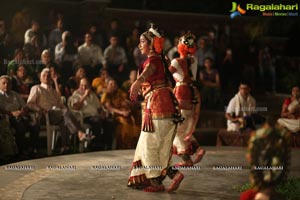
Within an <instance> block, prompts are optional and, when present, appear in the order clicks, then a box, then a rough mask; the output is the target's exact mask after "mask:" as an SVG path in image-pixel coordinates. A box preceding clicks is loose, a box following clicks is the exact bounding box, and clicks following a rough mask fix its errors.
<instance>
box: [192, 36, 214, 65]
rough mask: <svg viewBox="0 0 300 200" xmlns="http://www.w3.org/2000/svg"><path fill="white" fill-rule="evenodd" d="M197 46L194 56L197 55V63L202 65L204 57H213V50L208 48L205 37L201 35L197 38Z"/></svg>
mask: <svg viewBox="0 0 300 200" xmlns="http://www.w3.org/2000/svg"><path fill="white" fill-rule="evenodd" d="M198 43H199V45H198V46H199V48H198V50H197V52H196V57H197V60H198V65H199V66H200V67H203V66H204V60H205V58H207V57H210V58H212V59H214V58H215V53H214V52H213V50H212V49H210V48H208V46H207V40H206V38H205V37H201V38H200V39H199V42H198Z"/></svg>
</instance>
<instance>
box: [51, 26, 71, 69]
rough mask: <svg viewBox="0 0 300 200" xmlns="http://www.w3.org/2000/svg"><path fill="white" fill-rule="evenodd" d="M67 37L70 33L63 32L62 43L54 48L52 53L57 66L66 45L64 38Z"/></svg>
mask: <svg viewBox="0 0 300 200" xmlns="http://www.w3.org/2000/svg"><path fill="white" fill-rule="evenodd" d="M68 35H71V33H70V32H69V31H64V32H63V33H62V35H61V39H62V41H61V42H60V43H58V44H57V45H56V46H55V51H54V55H55V62H56V63H58V64H60V63H61V60H62V55H63V52H64V49H65V45H66V37H67V36H68Z"/></svg>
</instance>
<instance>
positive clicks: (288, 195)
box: [234, 178, 300, 200]
mask: <svg viewBox="0 0 300 200" xmlns="http://www.w3.org/2000/svg"><path fill="white" fill-rule="evenodd" d="M251 188H252V186H251V184H250V183H246V184H244V185H241V186H235V187H234V189H235V190H236V191H238V192H244V191H246V190H249V189H251ZM276 192H278V193H279V194H280V195H282V196H283V197H285V199H286V200H297V199H299V197H300V178H292V179H288V180H287V181H286V182H283V183H281V184H279V185H278V186H277V188H276Z"/></svg>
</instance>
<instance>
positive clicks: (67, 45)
mask: <svg viewBox="0 0 300 200" xmlns="http://www.w3.org/2000/svg"><path fill="white" fill-rule="evenodd" d="M63 43H64V47H63V52H62V54H61V60H60V64H59V65H58V66H59V71H61V72H63V73H62V74H61V75H62V79H63V80H64V81H66V80H68V79H69V78H70V77H71V76H72V75H73V74H74V72H75V66H77V65H78V64H79V62H78V52H77V48H76V46H75V45H74V38H73V37H72V36H71V35H66V37H65V40H64V41H63Z"/></svg>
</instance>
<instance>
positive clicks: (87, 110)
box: [68, 78, 112, 148]
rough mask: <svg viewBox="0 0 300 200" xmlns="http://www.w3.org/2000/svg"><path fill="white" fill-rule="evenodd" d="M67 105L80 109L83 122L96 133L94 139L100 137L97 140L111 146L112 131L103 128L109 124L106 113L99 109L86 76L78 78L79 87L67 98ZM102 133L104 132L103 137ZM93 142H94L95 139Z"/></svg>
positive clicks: (96, 98)
mask: <svg viewBox="0 0 300 200" xmlns="http://www.w3.org/2000/svg"><path fill="white" fill-rule="evenodd" d="M68 105H69V106H70V107H71V108H72V109H73V110H78V111H81V113H82V115H83V123H85V124H89V125H90V126H91V128H92V132H93V134H94V135H96V140H99V139H100V141H98V142H102V143H103V142H104V143H103V144H105V145H107V147H108V148H111V144H112V138H111V135H112V133H109V132H108V131H107V130H106V129H105V127H109V125H110V126H111V123H110V122H108V121H106V120H105V117H106V115H105V113H104V111H103V110H102V109H101V104H100V102H99V99H98V97H97V95H96V94H95V93H94V92H93V91H91V86H90V83H89V81H88V79H87V78H82V79H81V80H80V84H79V88H78V89H77V90H75V91H74V92H73V94H72V96H71V97H70V98H69V103H68ZM109 123H110V124H109ZM108 133H109V135H108ZM103 134H105V135H104V137H103ZM101 140H104V141H101ZM93 142H95V140H94V141H93Z"/></svg>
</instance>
